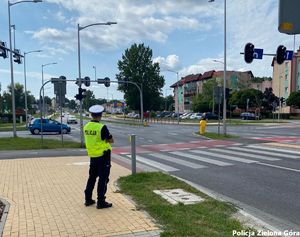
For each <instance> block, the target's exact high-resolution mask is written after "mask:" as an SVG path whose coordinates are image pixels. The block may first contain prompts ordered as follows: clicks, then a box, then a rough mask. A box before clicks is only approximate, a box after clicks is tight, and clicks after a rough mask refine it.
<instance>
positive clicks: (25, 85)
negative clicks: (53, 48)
mask: <svg viewBox="0 0 300 237" xmlns="http://www.w3.org/2000/svg"><path fill="white" fill-rule="evenodd" d="M39 52H42V50H33V51H29V52H24V87H25V116H26V118H25V121H26V128H28V118H27V117H28V106H27V84H26V54H30V53H39Z"/></svg>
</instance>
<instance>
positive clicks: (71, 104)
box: [69, 100, 77, 109]
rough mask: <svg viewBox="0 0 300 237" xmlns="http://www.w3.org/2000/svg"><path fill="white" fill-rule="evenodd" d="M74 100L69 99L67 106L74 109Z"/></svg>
mask: <svg viewBox="0 0 300 237" xmlns="http://www.w3.org/2000/svg"><path fill="white" fill-rule="evenodd" d="M76 107H77V105H76V101H75V100H69V108H70V109H76Z"/></svg>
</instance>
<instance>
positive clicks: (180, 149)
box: [177, 148, 190, 151]
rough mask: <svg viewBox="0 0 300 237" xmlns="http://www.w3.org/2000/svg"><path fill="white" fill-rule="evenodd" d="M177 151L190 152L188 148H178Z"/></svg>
mask: <svg viewBox="0 0 300 237" xmlns="http://www.w3.org/2000/svg"><path fill="white" fill-rule="evenodd" d="M177 150H178V151H185V150H190V148H178V149H177Z"/></svg>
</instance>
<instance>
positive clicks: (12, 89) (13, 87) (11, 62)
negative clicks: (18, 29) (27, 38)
mask: <svg viewBox="0 0 300 237" xmlns="http://www.w3.org/2000/svg"><path fill="white" fill-rule="evenodd" d="M24 2H33V3H37V2H42V0H33V1H27V0H25V1H19V2H14V3H11V2H10V1H9V0H8V4H7V5H8V35H9V51H10V80H11V102H12V115H13V136H14V137H17V129H16V102H15V83H14V67H13V59H12V58H13V56H12V43H11V19H10V18H11V17H10V7H11V6H13V5H16V4H19V3H24Z"/></svg>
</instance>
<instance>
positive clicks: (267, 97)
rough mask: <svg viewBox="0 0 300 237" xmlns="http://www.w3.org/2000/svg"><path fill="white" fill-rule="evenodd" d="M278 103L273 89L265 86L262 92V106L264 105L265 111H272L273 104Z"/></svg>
mask: <svg viewBox="0 0 300 237" xmlns="http://www.w3.org/2000/svg"><path fill="white" fill-rule="evenodd" d="M278 104H279V98H278V97H277V96H276V95H274V93H273V89H272V88H271V87H270V88H266V89H265V91H264V93H263V101H262V106H263V107H264V109H265V111H273V105H278Z"/></svg>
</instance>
